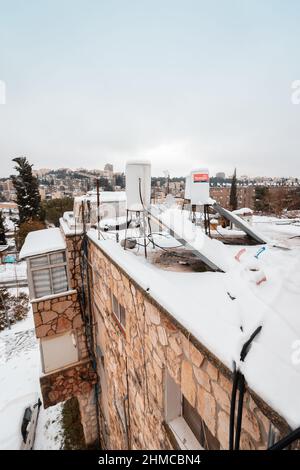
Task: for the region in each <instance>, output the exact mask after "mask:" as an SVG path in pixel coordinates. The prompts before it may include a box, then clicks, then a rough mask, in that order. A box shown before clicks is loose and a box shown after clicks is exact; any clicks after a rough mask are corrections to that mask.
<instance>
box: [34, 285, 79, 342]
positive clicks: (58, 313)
mask: <svg viewBox="0 0 300 470" xmlns="http://www.w3.org/2000/svg"><path fill="white" fill-rule="evenodd" d="M32 310H33V318H34V324H35V331H36V336H37V338H44V337H45V336H52V335H55V334H60V333H64V332H66V331H70V330H72V329H77V328H82V326H83V322H82V316H81V311H80V304H79V301H78V299H77V292H73V293H71V294H66V295H62V296H60V297H59V296H57V297H54V298H49V299H47V300H41V301H36V302H33V303H32Z"/></svg>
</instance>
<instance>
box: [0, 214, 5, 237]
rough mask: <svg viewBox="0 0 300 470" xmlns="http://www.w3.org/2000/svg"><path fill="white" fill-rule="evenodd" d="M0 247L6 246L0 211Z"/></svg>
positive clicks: (2, 217) (2, 218)
mask: <svg viewBox="0 0 300 470" xmlns="http://www.w3.org/2000/svg"><path fill="white" fill-rule="evenodd" d="M0 245H6V237H5V225H4V216H3V213H2V211H0Z"/></svg>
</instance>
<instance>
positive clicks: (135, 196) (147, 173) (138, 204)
mask: <svg viewBox="0 0 300 470" xmlns="http://www.w3.org/2000/svg"><path fill="white" fill-rule="evenodd" d="M126 198H127V209H128V210H131V211H143V210H144V209H145V208H146V209H147V208H148V207H149V206H150V201H151V163H150V162H149V161H146V160H134V161H128V162H127V163H126Z"/></svg>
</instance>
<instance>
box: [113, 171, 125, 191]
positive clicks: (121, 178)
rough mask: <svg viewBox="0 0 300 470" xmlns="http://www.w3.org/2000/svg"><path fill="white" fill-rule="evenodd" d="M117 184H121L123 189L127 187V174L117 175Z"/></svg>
mask: <svg viewBox="0 0 300 470" xmlns="http://www.w3.org/2000/svg"><path fill="white" fill-rule="evenodd" d="M115 184H116V186H120V187H121V188H122V189H123V188H125V175H124V174H123V175H116V180H115Z"/></svg>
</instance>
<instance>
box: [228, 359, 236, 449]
mask: <svg viewBox="0 0 300 470" xmlns="http://www.w3.org/2000/svg"><path fill="white" fill-rule="evenodd" d="M237 386H238V372H237V370H236V367H235V364H234V372H233V383H232V392H231V402H230V420H229V450H233V443H234V416H235V405H236V392H237Z"/></svg>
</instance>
